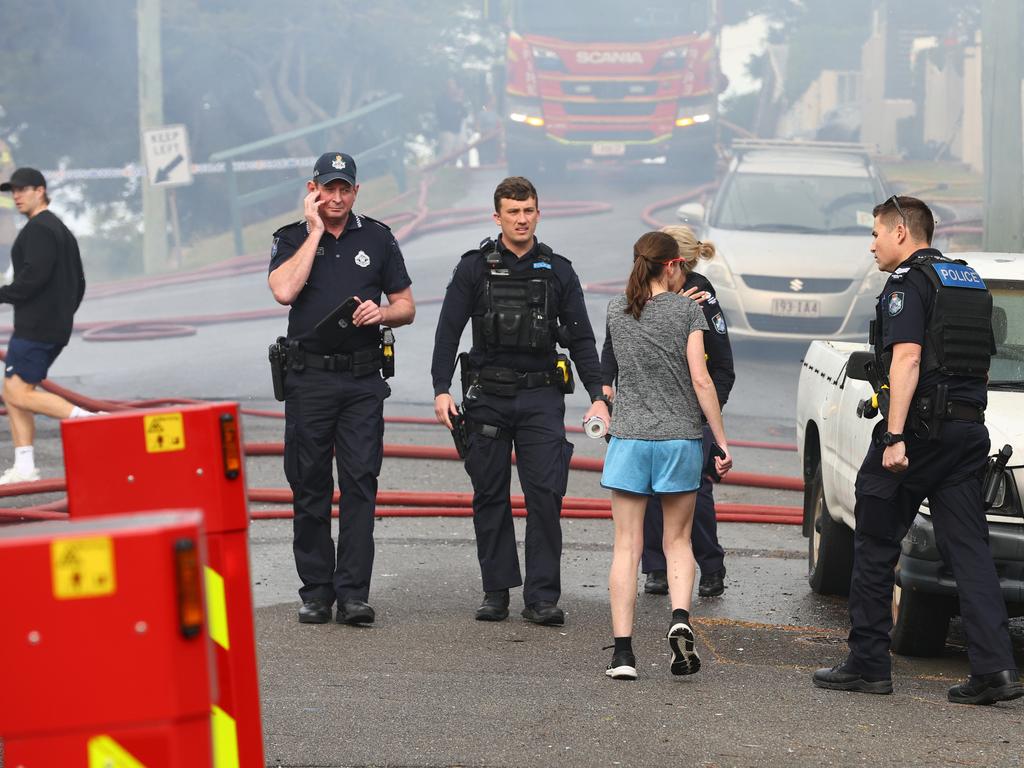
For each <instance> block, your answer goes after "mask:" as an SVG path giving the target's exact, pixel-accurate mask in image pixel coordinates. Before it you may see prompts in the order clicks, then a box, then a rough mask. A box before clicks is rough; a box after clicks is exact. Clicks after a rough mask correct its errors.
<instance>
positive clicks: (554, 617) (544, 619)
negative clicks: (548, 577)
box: [522, 600, 565, 627]
mask: <svg viewBox="0 0 1024 768" xmlns="http://www.w3.org/2000/svg"><path fill="white" fill-rule="evenodd" d="M522 617H523V618H524V619H526V620H527V621H532V622H533V623H534V624H541V625H543V626H545V627H560V626H562V625H563V624H565V611H563V610H562V609H561V608H559V607H558V606H557V605H555V604H554V603H552V602H550V601H548V600H539V601H538V602H536V603H533V604H532V605H528V606H526V607H525V608H523V613H522Z"/></svg>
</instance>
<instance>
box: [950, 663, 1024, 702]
mask: <svg viewBox="0 0 1024 768" xmlns="http://www.w3.org/2000/svg"><path fill="white" fill-rule="evenodd" d="M1021 696H1024V686H1022V685H1021V683H1020V676H1019V675H1018V674H1017V670H1015V669H1004V670H1003V671H1002V672H993V673H992V674H989V675H971V676H970V677H969V678H967V682H966V683H961V684H960V685H954V686H953V687H952V688H950V689H949V691H948V692H947V693H946V698H947V699H948V700H949V701H951V702H953V703H954V704H995V703H996V702H997V701H1013V700H1014V699H1019V698H1020V697H1021Z"/></svg>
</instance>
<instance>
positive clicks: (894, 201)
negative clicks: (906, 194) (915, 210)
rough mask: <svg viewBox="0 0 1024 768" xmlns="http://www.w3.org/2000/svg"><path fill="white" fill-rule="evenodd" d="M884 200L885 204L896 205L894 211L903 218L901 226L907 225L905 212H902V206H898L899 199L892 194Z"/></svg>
mask: <svg viewBox="0 0 1024 768" xmlns="http://www.w3.org/2000/svg"><path fill="white" fill-rule="evenodd" d="M885 202H886V205H888V204H889V203H892V204H893V205H894V206H896V213H898V214H899V215H900V218H901V219H903V226H907V214H905V213H904V212H903V208H902V207H901V206H900V199H899V198H898V197H896V195H893V196H892V197H890V198H889V199H888V200H886V201H885Z"/></svg>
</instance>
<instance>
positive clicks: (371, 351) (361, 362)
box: [288, 347, 381, 376]
mask: <svg viewBox="0 0 1024 768" xmlns="http://www.w3.org/2000/svg"><path fill="white" fill-rule="evenodd" d="M288 366H289V368H291V369H292V370H293V371H301V370H302V369H303V368H318V369H320V370H322V371H352V373H353V374H354V375H355V376H369V375H370V374H371V373H376V372H377V371H379V370H380V367H381V356H380V349H379V348H377V347H368V348H365V349H357V350H355V351H354V352H337V353H335V354H331V355H320V354H316V353H314V352H307V351H306V350H304V349H303V350H297V351H295V352H293V351H292V350H289V351H288Z"/></svg>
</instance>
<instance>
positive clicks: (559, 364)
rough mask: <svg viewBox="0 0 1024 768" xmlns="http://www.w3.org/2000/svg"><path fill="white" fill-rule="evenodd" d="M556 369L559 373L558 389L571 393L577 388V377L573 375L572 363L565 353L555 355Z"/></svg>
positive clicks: (564, 392)
mask: <svg viewBox="0 0 1024 768" xmlns="http://www.w3.org/2000/svg"><path fill="white" fill-rule="evenodd" d="M555 370H556V371H557V372H558V374H559V379H558V389H559V390H560V391H561V392H562V393H563V394H566V395H571V394H572V393H573V392H574V391H575V390H576V379H574V378H573V375H572V363H570V362H569V358H568V357H566V356H565V355H557V356H556V357H555Z"/></svg>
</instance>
